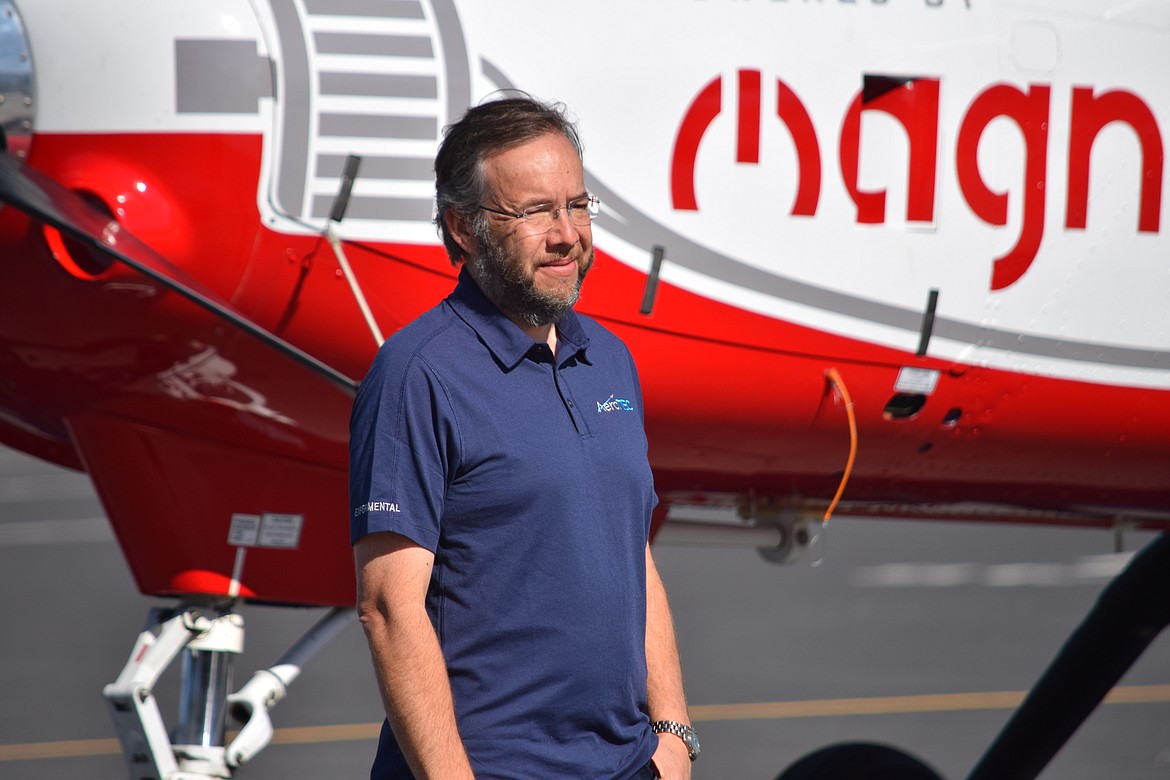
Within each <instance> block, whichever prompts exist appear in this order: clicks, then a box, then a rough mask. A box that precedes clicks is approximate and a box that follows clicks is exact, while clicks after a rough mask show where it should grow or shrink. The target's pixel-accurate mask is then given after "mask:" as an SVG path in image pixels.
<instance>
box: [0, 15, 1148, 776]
mask: <svg viewBox="0 0 1170 780" xmlns="http://www.w3.org/2000/svg"><path fill="white" fill-rule="evenodd" d="M1168 32H1170V4H1168V3H1166V2H1164V1H1162V0H1150V1H1148V2H1110V1H1109V0H1081V1H1080V2H1077V3H1060V2H1056V0H1028V1H1027V2H1008V0H836V1H834V0H820V1H819V2H814V1H813V0H679V2H675V3H671V4H666V3H651V2H647V3H622V4H618V3H617V2H613V0H596V2H594V3H592V4H589V5H587V6H585V7H582V6H580V5H572V6H569V5H567V4H564V5H562V4H559V3H556V2H549V3H542V4H540V5H539V6H537V5H536V4H533V3H523V2H518V1H517V0H498V1H497V2H494V3H490V4H489V3H472V2H469V1H468V0H199V2H196V1H195V0H172V2H170V3H166V4H160V3H157V2H152V1H151V0H122V2H119V3H114V4H94V3H87V2H82V1H81V0H35V2H34V0H0V98H2V100H0V130H2V132H0V150H2V151H3V154H0V201H2V202H3V204H4V205H3V207H2V208H0V268H2V270H3V284H0V443H3V444H4V445H6V446H10V447H13V448H16V449H19V450H22V451H23V452H26V453H29V454H31V455H34V456H36V457H39V458H42V459H44V460H46V461H49V462H52V463H55V464H58V465H61V466H64V467H68V468H72V469H77V470H83V471H85V472H87V473H88V474H89V475H90V477H91V478H92V480H93V483H94V486H95V488H96V491H97V493H98V495H99V497H100V499H101V501H102V504H103V507H104V509H105V510H106V513H107V514H108V517H109V520H110V522H111V525H112V527H113V529H114V532H115V534H116V536H117V540H118V542H119V544H120V546H121V549H122V551H123V553H124V555H125V558H126V561H127V564H128V566H129V568H130V570H131V572H132V573H133V576H134V578H135V582H136V585H137V587H138V588H139V589H140V590H141V591H142V593H144V594H147V595H151V596H157V597H160V598H166V599H168V602H167V603H169V604H173V606H168V607H165V608H163V607H160V608H159V609H158V610H156V611H155V612H154V613H153V614H152V616H151V618H150V621H149V625H148V627H147V629H146V630H144V631H143V632H142V633H141V634H140V635H139V636H138V637H137V639H136V640H135V642H134V644H133V648H132V650H131V653H130V656H129V660H128V661H127V664H126V666H125V668H124V669H123V671H122V673H121V674H120V675H119V677H118V678H117V679H116V681H115V682H114V683H112V684H111V685H110V686H108V687H107V689H106V691H105V696H106V698H107V700H108V701H109V704H110V711H111V714H112V716H113V718H114V722H115V727H116V729H117V731H118V735H119V738H120V740H121V742H122V745H123V749H124V754H125V758H126V762H127V768H128V772H129V776H130V777H131V778H136V779H137V778H164V777H165V778H172V779H174V780H186V779H192V778H208V777H229V776H233V775H234V774H235V773H236V772H237V771H238V770H240V768H241V767H242V766H243V765H245V764H246V763H247V762H248V761H250V760H252V759H253V758H254V757H255V756H256V755H257V754H258V753H259V752H260V751H261V750H262V749H263V747H264V746H265V745H266V744H267V743H268V741H269V740H270V739H271V736H272V724H271V719H270V717H269V714H268V711H269V709H270V708H271V707H272V706H273V705H275V704H276V703H277V702H278V701H279V700H280V699H281V698H283V697H284V696H285V695H286V692H287V688H288V686H289V685H291V683H292V682H293V681H294V680H295V678H296V677H297V676H298V675H299V674H300V671H301V668H302V667H303V665H304V663H305V662H307V660H308V658H310V657H311V655H312V653H313V652H314V651H315V650H316V649H317V648H319V647H320V646H321V644H322V643H324V642H327V641H328V639H329V638H330V637H331V636H332V635H334V634H335V633H336V632H337V631H338V630H340V629H341V628H342V627H344V625H346V624H347V623H348V622H349V621H350V620H352V619H353V609H352V606H353V593H354V581H353V562H352V555H351V551H350V548H349V546H348V544H347V541H348V539H347V531H348V526H347V523H346V520H345V517H344V516H343V513H344V510H342V509H341V507H344V506H345V505H346V498H345V496H346V488H345V485H346V461H347V453H346V445H347V436H348V433H347V426H348V416H349V407H350V404H351V401H352V397H353V393H354V390H355V388H356V387H357V385H358V383H359V382H360V380H361V377H362V376H363V374H364V372H365V370H366V367H367V366H368V365H369V363H370V361H371V359H372V357H373V354H374V352H375V350H376V349H377V347H378V345H379V344H380V343H381V342H382V341H383V340H384V339H385V338H386V337H387V336H388V335H390V334H392V333H393V332H394V331H395V330H396V329H398V328H399V327H401V326H402V325H404V324H405V323H407V322H410V321H411V320H412V319H413V318H414V317H415V316H417V315H418V314H420V313H421V312H423V311H425V310H426V309H428V308H430V307H431V306H433V305H434V304H435V303H436V302H438V301H439V300H441V299H442V298H443V297H444V296H445V295H446V294H447V293H448V292H449V291H450V289H451V288H452V287H453V284H454V278H455V269H453V268H452V266H451V264H450V263H449V261H448V260H447V258H446V255H445V253H444V252H443V250H442V248H441V246H440V244H439V241H438V238H437V236H436V233H435V230H434V227H433V225H432V223H431V217H432V208H433V204H432V196H433V192H432V189H433V179H432V169H431V161H432V159H433V155H434V151H435V148H436V146H437V143H438V141H439V139H440V138H441V133H442V128H443V127H444V126H445V125H446V124H448V123H450V122H452V121H454V120H456V119H457V118H458V117H459V116H460V115H461V114H462V112H463V111H464V110H465V109H466V108H467V107H468V106H470V105H473V104H475V103H477V102H479V101H481V100H484V99H490V98H491V97H492V96H493V95H496V94H499V93H501V92H507V91H508V90H516V89H519V90H524V91H526V92H529V93H531V94H534V95H537V96H539V97H544V98H552V99H557V100H561V101H564V103H565V104H566V105H567V106H568V107H569V109H570V110H571V112H572V113H573V114H574V116H575V117H576V118H577V119H579V123H580V128H581V132H582V136H583V138H584V140H585V145H586V149H585V167H586V176H587V181H588V184H589V187H590V190H591V191H592V192H593V193H594V194H596V195H597V196H598V197H599V198H600V200H601V204H602V212H601V214H600V216H599V217H598V218H597V220H596V222H595V223H594V235H595V242H596V245H597V247H598V262H597V264H596V267H595V269H594V270H593V271H592V272H591V275H590V279H589V282H588V283H587V284H586V286H585V288H584V290H583V293H582V298H581V301H580V304H579V305H578V308H579V309H580V310H581V311H583V312H585V313H587V314H589V315H591V316H593V317H595V318H597V319H598V320H599V321H601V322H602V323H603V324H605V325H606V326H607V327H609V328H610V329H611V330H613V331H614V332H616V333H617V334H618V335H619V336H620V337H621V338H622V339H623V340H625V342H626V343H627V344H628V345H629V346H630V349H631V351H632V352H633V353H634V356H635V358H636V360H637V362H638V366H639V371H640V374H641V377H642V382H643V391H644V398H645V407H646V429H647V434H648V437H649V440H650V459H651V465H652V467H653V470H654V475H655V484H656V488H657V491H658V493H659V497H660V499H661V504H660V506H659V509H658V511H657V514H656V516H655V523H654V532H655V534H656V537H655V538H656V541H662V540H666V539H671V538H673V539H676V540H688V541H697V542H704V541H710V540H720V541H722V540H727V539H735V540H740V541H742V543H744V544H747V545H751V546H756V547H759V548H761V552H762V554H763V555H764V556H765V557H766V558H767V559H769V560H771V561H775V562H785V561H791V560H794V559H796V558H798V557H799V556H800V555H801V553H802V552H804V551H806V550H807V549H808V548H809V547H810V545H813V544H815V543H816V540H817V539H818V537H819V534H820V533H821V530H822V527H823V525H824V523H825V522H827V521H828V520H829V519H830V518H831V517H833V516H855V517H873V518H882V517H900V518H921V519H924V520H927V519H929V520H943V521H953V520H967V521H979V522H986V523H988V524H989V531H988V532H989V533H994V532H995V530H994V529H995V527H996V526H997V524H1002V523H1039V524H1059V525H1071V526H1086V527H1100V528H1112V529H1116V530H1117V531H1118V532H1122V531H1124V530H1125V529H1129V528H1143V529H1155V530H1166V529H1170V484H1168V483H1167V479H1166V475H1167V474H1168V473H1170V307H1168V306H1167V305H1166V303H1165V301H1166V299H1167V294H1168V293H1170V276H1168V271H1167V268H1166V265H1165V261H1166V258H1167V256H1170V240H1168V239H1167V236H1166V233H1165V231H1164V228H1163V221H1164V219H1163V218H1164V216H1165V211H1166V207H1165V205H1164V201H1163V189H1164V187H1165V184H1166V171H1165V167H1164V158H1165V154H1164V145H1165V137H1164V133H1163V130H1162V128H1163V127H1166V126H1167V122H1168V121H1170V82H1167V81H1166V79H1165V78H1164V77H1163V74H1164V73H1166V72H1167V71H1168V70H1170V47H1167V46H1166V45H1165V41H1166V35H1167V33H1168ZM598 404H599V411H600V410H601V404H602V400H599V401H598ZM1167 538H1170V537H1167V536H1166V535H1162V536H1160V537H1158V539H1157V541H1155V542H1154V543H1153V544H1152V546H1151V547H1149V548H1147V550H1145V551H1143V552H1142V553H1141V554H1140V555H1139V556H1138V557H1137V558H1136V559H1135V561H1134V563H1133V564H1132V565H1131V566H1130V568H1129V569H1128V570H1127V571H1126V572H1125V573H1123V574H1122V575H1120V577H1119V579H1118V580H1117V582H1116V583H1115V584H1114V585H1112V586H1111V587H1110V589H1109V590H1108V591H1107V592H1106V596H1103V597H1102V600H1101V602H1100V603H1099V605H1098V607H1097V608H1096V610H1095V611H1094V613H1093V614H1091V615H1090V617H1089V618H1088V619H1087V620H1086V623H1085V624H1084V625H1083V626H1082V628H1081V629H1080V630H1078V633H1077V634H1076V635H1075V636H1074V637H1073V638H1072V639H1070V642H1069V644H1068V645H1067V646H1066V648H1065V651H1066V652H1065V653H1063V654H1062V655H1061V656H1060V657H1058V659H1057V660H1056V661H1054V664H1053V666H1052V668H1051V669H1050V671H1049V673H1048V674H1047V675H1046V676H1045V678H1044V679H1043V680H1042V681H1041V682H1040V683H1039V684H1038V686H1037V688H1036V689H1034V691H1033V694H1032V696H1031V697H1029V700H1028V702H1026V703H1025V705H1024V706H1023V707H1022V708H1021V710H1020V711H1019V712H1018V713H1017V717H1016V718H1014V719H1013V721H1012V723H1010V724H1009V725H1008V727H1006V728H1005V731H1004V733H1003V734H1002V735H1001V737H1000V738H999V739H998V740H997V742H996V744H995V745H993V746H992V747H991V748H990V749H989V751H988V753H987V755H985V757H984V759H983V760H982V761H981V764H980V766H979V767H977V768H976V769H975V770H974V771H973V773H972V775H971V778H973V780H974V779H976V778H978V779H979V780H982V779H983V778H992V777H996V778H998V777H1008V776H1010V777H1034V776H1035V775H1036V774H1038V773H1039V771H1040V770H1041V769H1042V768H1043V766H1044V764H1045V763H1046V762H1047V760H1048V759H1049V758H1051V756H1052V754H1054V753H1055V751H1056V749H1058V748H1059V745H1060V744H1063V741H1064V740H1065V739H1067V738H1068V737H1069V736H1071V734H1072V733H1073V732H1074V731H1075V729H1076V727H1077V725H1078V724H1079V723H1080V722H1081V721H1082V720H1083V719H1084V717H1085V716H1087V714H1088V712H1089V711H1091V710H1092V708H1093V706H1095V704H1096V703H1097V702H1099V701H1100V697H1101V696H1103V695H1104V692H1105V691H1106V690H1107V689H1108V688H1109V687H1110V686H1111V685H1112V684H1113V683H1114V682H1116V680H1117V679H1118V678H1119V677H1120V675H1121V674H1122V673H1123V672H1124V669H1125V668H1127V664H1128V663H1129V662H1131V661H1132V658H1133V657H1136V654H1140V652H1141V649H1142V648H1144V646H1145V644H1146V643H1148V642H1149V641H1150V639H1152V635H1154V634H1156V633H1157V632H1158V631H1160V630H1161V629H1162V628H1163V627H1164V626H1165V625H1166V623H1167V622H1170V615H1167V614H1166V612H1167V606H1166V601H1167V600H1166V599H1165V598H1164V595H1163V596H1162V597H1161V598H1159V594H1165V593H1166V592H1167V591H1166V584H1167V583H1166V577H1167V575H1166V574H1165V573H1164V572H1167V571H1170V567H1168V566H1167V565H1166V561H1165V557H1166V556H1167V555H1168V554H1170V553H1168V551H1167V549H1166V548H1167V542H1166V539H1167ZM244 602H254V603H265V604H277V605H314V606H325V607H331V608H333V609H332V610H331V611H330V612H329V613H328V614H327V616H326V617H325V618H324V619H323V620H322V621H321V623H320V624H319V625H318V626H316V627H314V629H313V630H312V631H310V632H309V633H308V634H307V635H306V636H305V637H303V638H302V640H300V641H298V643H297V644H296V645H294V646H293V647H292V648H290V650H289V653H288V654H287V656H286V657H285V658H283V659H282V660H281V662H279V663H278V664H277V665H276V666H274V667H272V668H271V669H267V670H261V671H259V672H257V673H256V674H255V675H254V676H253V677H252V679H251V680H250V681H249V682H248V683H247V684H246V685H245V686H244V687H243V688H242V689H240V690H238V691H234V692H231V691H229V690H228V689H227V688H228V682H227V681H228V679H229V674H228V670H229V669H230V666H231V660H232V658H233V656H234V655H236V654H238V652H239V648H240V646H241V643H242V639H243V634H244V628H243V623H242V618H241V617H240V615H239V611H238V605H239V604H241V603H244ZM179 657H182V658H183V660H184V666H183V669H184V672H183V675H182V680H181V683H180V684H181V686H182V689H183V698H182V701H183V704H182V705H181V707H180V712H179V714H178V723H177V725H176V726H175V727H174V729H172V730H168V728H167V726H166V724H165V722H164V719H163V717H162V714H161V712H160V711H159V708H158V706H157V703H156V700H155V697H154V695H153V686H154V684H155V683H156V682H157V681H158V679H159V677H160V676H161V674H162V672H163V670H164V669H165V668H167V667H168V666H169V665H170V664H171V663H172V662H173V661H174V660H175V659H176V658H179ZM1070 670H1075V673H1072V672H1070ZM1070 679H1071V680H1074V681H1075V683H1070V682H1069V680H1070ZM1073 690H1075V692H1076V694H1075V695H1076V697H1077V704H1076V706H1070V705H1069V702H1068V698H1067V697H1068V696H1070V695H1071V694H1070V693H1069V691H1073ZM1054 692H1056V693H1059V694H1061V695H1063V696H1064V697H1065V698H1063V699H1059V701H1058V703H1056V704H1054V701H1057V699H1056V698H1054V697H1055V695H1056V693H1054ZM229 721H232V722H235V723H236V724H237V725H239V726H240V728H239V731H238V733H236V734H235V735H234V736H233V737H232V738H231V740H230V742H229V741H228V737H227V733H228V732H227V723H228V722H229ZM890 766H898V767H901V768H903V770H904V771H905V772H907V773H908V774H906V775H905V776H907V777H919V776H921V777H927V778H930V777H937V776H936V775H934V774H933V772H932V771H931V770H930V769H929V768H927V767H925V766H922V765H920V764H919V763H918V762H916V761H915V759H913V757H910V756H908V755H906V754H903V753H902V752H900V751H898V750H897V749H896V748H893V747H888V748H881V749H878V750H877V751H876V752H875V750H874V749H873V748H872V746H859V745H848V744H846V745H837V746H830V747H829V748H827V749H825V750H822V751H818V752H816V753H814V754H812V755H810V756H809V757H807V758H806V759H804V760H802V761H800V762H798V763H797V764H795V765H793V766H792V767H790V768H789V770H788V771H787V772H786V773H785V774H784V775H782V777H785V778H788V780H795V778H814V777H834V778H846V780H849V779H850V778H865V777H871V776H873V775H872V774H871V773H875V772H880V771H884V770H883V767H885V769H888V768H889V767H890ZM915 772H916V773H917V774H909V773H915Z"/></svg>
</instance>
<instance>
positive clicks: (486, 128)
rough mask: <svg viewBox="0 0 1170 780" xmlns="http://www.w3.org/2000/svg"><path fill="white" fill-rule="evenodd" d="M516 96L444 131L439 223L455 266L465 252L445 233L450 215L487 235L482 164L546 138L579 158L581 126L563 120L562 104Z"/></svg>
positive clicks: (438, 171) (438, 163)
mask: <svg viewBox="0 0 1170 780" xmlns="http://www.w3.org/2000/svg"><path fill="white" fill-rule="evenodd" d="M512 95H513V96H509V97H504V98H499V99H496V100H491V101H489V102H486V103H481V104H479V105H478V106H473V107H472V108H469V109H468V110H467V113H465V114H464V115H463V118H462V119H460V120H459V121H458V122H456V123H455V124H453V125H448V126H447V127H446V129H445V130H444V131H443V142H442V143H441V144H440V145H439V153H438V154H437V155H436V156H435V224H436V225H437V226H438V228H439V235H440V236H441V237H442V239H443V245H444V246H445V247H446V248H447V256H448V257H450V258H451V263H452V264H453V265H458V264H459V263H460V262H462V261H463V259H464V252H463V248H462V247H460V246H459V244H458V243H457V242H456V241H455V239H454V237H453V236H452V235H451V234H450V232H449V231H448V230H447V223H446V220H445V219H444V217H445V216H446V214H447V212H448V211H453V212H455V213H456V214H464V215H467V216H469V217H471V219H472V226H473V229H475V230H476V231H477V232H481V231H482V230H483V228H484V226H483V225H477V224H476V222H477V221H483V219H484V217H483V213H482V212H481V211H480V210H479V207H480V206H481V205H482V204H483V199H484V196H485V194H486V193H485V192H484V181H483V163H484V161H485V160H486V159H487V158H488V157H491V156H492V155H494V154H498V153H500V152H504V151H507V150H508V149H511V148H513V147H516V146H519V145H520V144H523V143H527V142H528V141H531V140H533V139H534V138H539V137H540V136H542V135H545V134H546V133H560V134H561V135H563V136H565V138H567V139H569V141H570V143H572V144H573V148H574V149H576V150H577V156H578V157H580V156H581V153H582V150H581V139H580V138H579V137H578V135H577V127H576V126H575V125H574V124H573V122H571V121H570V120H569V119H568V118H567V117H566V116H565V106H564V104H563V103H543V102H541V101H539V100H537V99H536V98H534V97H532V96H531V95H528V94H525V93H519V94H518V95H517V94H516V93H512Z"/></svg>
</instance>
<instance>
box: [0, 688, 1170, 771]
mask: <svg viewBox="0 0 1170 780" xmlns="http://www.w3.org/2000/svg"><path fill="white" fill-rule="evenodd" d="M1026 695H1027V692H1026V691H998V692H997V691H989V692H985V693H944V694H927V695H922V696H881V697H872V698H856V699H820V700H811V701H778V702H759V703H755V704H699V705H694V706H692V707H691V708H690V712H691V718H692V719H693V720H694V721H695V722H696V723H709V722H712V721H726V720H779V719H784V718H826V717H837V718H842V717H856V716H861V715H908V714H917V713H927V712H959V711H966V710H1010V709H1015V708H1016V707H1018V706H1019V704H1020V702H1022V701H1023V700H1024V697H1025V696H1026ZM1168 702H1170V685H1131V686H1124V687H1117V688H1114V689H1113V690H1112V691H1110V692H1109V695H1108V696H1106V697H1105V704H1165V703H1168ZM381 728H382V724H380V723H351V724H341V725H334V726H302V727H293V728H280V729H277V730H276V734H275V736H274V737H273V740H272V744H274V745H314V744H324V743H329V742H364V741H372V740H376V739H377V738H378V732H379V731H380V730H381ZM121 752H122V749H121V746H120V745H119V744H118V740H116V739H75V740H64V741H58V742H29V743H24V744H14V745H0V762H4V761H37V760H45V759H56V758H87V757H96V756H110V755H117V754H119V753H121Z"/></svg>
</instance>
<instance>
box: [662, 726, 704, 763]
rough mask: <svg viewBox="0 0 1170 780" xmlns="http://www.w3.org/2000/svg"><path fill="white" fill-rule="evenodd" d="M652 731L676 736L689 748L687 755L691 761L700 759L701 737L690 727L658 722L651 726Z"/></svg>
mask: <svg viewBox="0 0 1170 780" xmlns="http://www.w3.org/2000/svg"><path fill="white" fill-rule="evenodd" d="M650 730H651V731H653V732H654V733H655V734H661V733H663V732H666V733H667V734H674V735H675V736H676V737H678V738H679V739H681V740H682V741H683V744H684V745H686V746H687V753H688V754H689V755H690V757H691V761H694V760H695V759H696V758H698V757H699V735H698V734H696V733H695V730H694V729H693V728H691V727H690V726H687V725H685V724H683V723H676V722H675V721H673V720H656V721H654V722H653V723H651V724H650Z"/></svg>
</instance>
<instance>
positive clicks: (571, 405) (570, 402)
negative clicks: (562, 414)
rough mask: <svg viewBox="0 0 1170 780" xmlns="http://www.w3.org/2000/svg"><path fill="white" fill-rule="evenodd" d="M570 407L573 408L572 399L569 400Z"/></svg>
mask: <svg viewBox="0 0 1170 780" xmlns="http://www.w3.org/2000/svg"><path fill="white" fill-rule="evenodd" d="M569 408H570V409H572V408H573V402H572V401H569Z"/></svg>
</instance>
